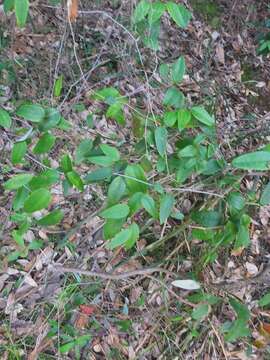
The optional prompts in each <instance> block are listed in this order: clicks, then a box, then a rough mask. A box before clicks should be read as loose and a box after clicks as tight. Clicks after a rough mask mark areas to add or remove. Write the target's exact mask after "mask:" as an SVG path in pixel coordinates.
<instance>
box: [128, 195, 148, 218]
mask: <svg viewBox="0 0 270 360" xmlns="http://www.w3.org/2000/svg"><path fill="white" fill-rule="evenodd" d="M143 195H144V194H143V193H141V192H137V193H135V194H133V195H132V196H131V197H130V199H129V201H128V206H129V209H130V214H129V215H130V216H132V215H134V214H135V213H136V212H137V211H139V210H140V209H141V208H142V202H141V200H142V197H143Z"/></svg>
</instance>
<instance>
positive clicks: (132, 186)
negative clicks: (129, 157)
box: [125, 164, 148, 194]
mask: <svg viewBox="0 0 270 360" xmlns="http://www.w3.org/2000/svg"><path fill="white" fill-rule="evenodd" d="M125 182H126V184H127V188H128V191H129V192H130V193H131V194H134V193H137V192H143V193H144V192H146V191H147V189H148V185H147V183H146V177H145V175H144V171H143V169H142V167H141V166H140V165H138V164H134V165H128V166H127V167H126V170H125Z"/></svg>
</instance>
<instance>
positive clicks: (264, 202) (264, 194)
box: [260, 181, 270, 206]
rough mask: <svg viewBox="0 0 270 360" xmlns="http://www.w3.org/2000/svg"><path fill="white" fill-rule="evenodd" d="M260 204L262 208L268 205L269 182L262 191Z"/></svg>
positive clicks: (269, 200)
mask: <svg viewBox="0 0 270 360" xmlns="http://www.w3.org/2000/svg"><path fill="white" fill-rule="evenodd" d="M260 204H261V205H262V206H265V205H269V204H270V181H269V183H268V184H267V185H266V186H265V187H264V189H263V192H262V194H261V198H260Z"/></svg>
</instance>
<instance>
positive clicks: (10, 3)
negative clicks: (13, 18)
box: [4, 0, 15, 14]
mask: <svg viewBox="0 0 270 360" xmlns="http://www.w3.org/2000/svg"><path fill="white" fill-rule="evenodd" d="M14 3H15V0H4V12H5V14H7V13H8V12H9V11H12V10H13V9H14Z"/></svg>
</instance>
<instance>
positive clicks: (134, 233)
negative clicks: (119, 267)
mask: <svg viewBox="0 0 270 360" xmlns="http://www.w3.org/2000/svg"><path fill="white" fill-rule="evenodd" d="M129 229H130V230H131V234H130V237H129V239H128V240H127V241H126V243H125V249H126V250H128V249H131V248H132V247H133V246H134V245H135V244H136V242H137V240H138V239H139V237H140V228H139V226H138V225H137V224H136V223H132V224H131V225H130V226H129Z"/></svg>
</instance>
